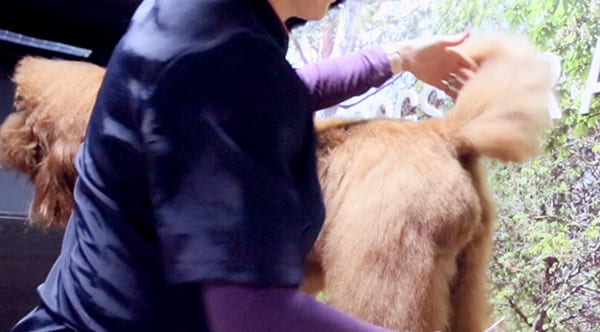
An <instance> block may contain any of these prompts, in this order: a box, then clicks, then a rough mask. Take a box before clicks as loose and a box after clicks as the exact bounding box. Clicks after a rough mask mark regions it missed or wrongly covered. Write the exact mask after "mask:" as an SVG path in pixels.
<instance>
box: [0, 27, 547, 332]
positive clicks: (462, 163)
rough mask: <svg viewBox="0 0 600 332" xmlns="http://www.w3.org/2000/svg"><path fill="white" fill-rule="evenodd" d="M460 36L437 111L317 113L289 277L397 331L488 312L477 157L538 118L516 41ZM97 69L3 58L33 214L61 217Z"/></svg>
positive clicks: (480, 322)
mask: <svg viewBox="0 0 600 332" xmlns="http://www.w3.org/2000/svg"><path fill="white" fill-rule="evenodd" d="M462 47H463V49H464V51H465V52H467V53H468V54H470V55H471V56H473V57H474V58H475V60H476V61H477V62H478V63H479V64H480V69H479V70H478V72H477V74H476V75H475V77H474V78H473V79H471V80H470V81H469V82H467V83H466V84H465V86H464V88H463V89H462V91H461V93H460V95H459V97H458V99H457V101H456V104H455V107H454V108H453V109H452V110H451V111H450V112H449V114H447V116H445V117H444V118H435V119H430V120H426V121H421V122H410V121H404V120H397V119H385V118H378V119H372V120H348V119H335V118H334V119H326V120H322V121H318V123H317V130H318V133H319V146H318V151H317V153H318V163H319V165H318V166H319V178H320V182H321V185H322V187H323V193H324V198H325V203H326V206H327V218H326V220H325V224H324V227H323V230H322V232H321V233H320V235H319V238H318V240H317V242H316V244H315V246H314V248H313V251H312V252H311V254H310V255H309V257H308V261H307V265H306V280H305V282H304V283H303V285H302V288H303V289H304V290H306V291H308V292H313V293H314V292H316V291H318V290H320V289H325V291H326V294H327V297H328V301H329V302H330V303H331V304H332V305H333V306H335V307H337V308H339V309H340V310H342V311H345V312H348V313H350V314H352V315H355V316H357V317H361V318H363V319H365V320H367V321H370V322H373V323H376V324H379V325H383V326H386V327H389V328H393V329H397V330H411V331H415V332H420V331H434V330H440V331H454V332H471V331H473V332H480V331H483V330H484V329H485V328H486V326H488V325H489V324H490V323H491V322H490V314H491V309H490V305H489V303H488V300H487V289H486V283H487V277H486V268H487V263H488V260H489V257H490V249H491V235H492V231H493V223H494V219H495V210H494V206H493V202H492V199H491V197H490V195H489V193H488V189H487V188H486V180H485V174H484V171H483V169H482V166H481V164H480V162H479V159H480V157H481V156H482V155H486V156H489V157H492V158H498V159H501V160H504V161H517V162H520V161H523V160H525V159H526V158H528V157H531V156H533V155H535V154H536V153H537V152H538V147H539V138H540V136H541V135H542V133H543V131H544V130H545V128H547V125H548V117H547V113H546V93H547V91H548V89H549V86H548V85H549V77H548V71H547V68H546V66H545V65H544V64H543V63H541V61H539V60H538V59H537V57H536V56H535V52H534V50H533V48H532V47H531V45H530V44H529V43H528V42H527V41H526V40H522V39H519V38H514V37H508V36H495V37H487V38H482V39H480V40H479V41H474V42H470V43H467V44H465V45H464V46H462ZM101 77H102V69H101V68H99V67H96V66H93V65H90V64H83V63H73V62H70V63H69V62H64V61H48V60H42V59H31V58H28V59H24V60H23V61H22V62H21V63H20V65H19V66H18V67H17V71H16V73H15V76H14V81H15V84H16V85H17V87H18V88H17V102H16V105H17V109H18V110H19V111H18V112H16V113H14V114H12V115H11V116H10V117H9V118H8V119H7V120H6V122H5V123H4V125H3V126H2V128H1V129H0V144H1V145H0V148H1V150H0V152H1V153H0V157H1V160H2V161H3V162H4V163H6V164H8V165H10V166H12V167H14V168H15V169H17V170H18V171H21V172H25V173H28V174H30V176H31V181H32V182H33V183H34V185H35V187H36V198H34V202H33V204H32V207H31V209H32V211H31V218H32V221H33V222H34V223H39V224H42V225H45V226H49V225H61V226H62V225H64V224H65V223H66V216H67V215H68V212H69V211H70V209H71V208H72V204H73V202H72V198H71V191H70V190H71V188H72V184H73V178H74V177H75V173H74V170H73V163H72V160H73V157H74V153H75V149H76V146H77V145H78V144H79V142H80V141H81V139H82V137H83V133H84V129H85V125H86V122H87V119H88V116H89V111H90V109H91V107H92V105H93V102H94V96H95V93H96V92H97V90H98V87H99V84H100V81H101ZM67 118H69V119H71V120H68V121H67V120H66V119H67ZM55 150H56V151H60V152H62V154H61V153H57V152H54V151H55ZM55 153H56V154H59V155H61V156H60V158H59V159H60V161H59V162H58V163H57V162H55V161H50V158H55V157H53V156H51V155H52V154H55ZM38 196H41V198H39V199H38ZM39 202H42V203H39Z"/></svg>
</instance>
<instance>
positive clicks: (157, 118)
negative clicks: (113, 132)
mask: <svg viewBox="0 0 600 332" xmlns="http://www.w3.org/2000/svg"><path fill="white" fill-rule="evenodd" d="M277 51H278V50H277V49H274V48H273V47H271V46H270V43H269V42H268V41H266V40H262V39H260V38H252V37H248V36H241V37H236V38H234V39H233V40H231V41H230V42H228V43H226V44H225V45H224V46H221V47H219V48H218V49H216V50H213V51H211V52H210V53H208V54H204V53H199V54H196V53H194V52H190V54H188V55H185V56H182V57H181V58H180V59H177V60H176V61H174V62H173V63H172V64H171V65H170V66H169V67H168V68H167V69H166V70H165V72H164V73H163V74H162V75H161V78H160V84H159V85H158V86H157V88H156V91H155V92H154V96H153V97H152V99H151V102H150V103H149V104H148V106H147V109H146V110H145V112H144V114H145V115H144V120H143V121H144V124H143V125H142V127H143V128H144V129H143V131H144V137H145V140H146V145H147V146H148V163H149V165H150V166H149V167H150V168H149V183H150V188H151V191H152V202H153V204H154V205H155V210H156V223H157V224H156V229H157V233H158V236H159V241H160V242H161V246H162V251H163V254H162V259H163V263H164V271H165V275H166V278H167V281H168V282H170V283H184V282H198V281H227V282H232V283H244V284H257V285H297V284H298V283H299V282H300V280H301V278H302V264H303V259H304V257H305V255H306V253H307V251H308V250H309V249H310V247H311V246H312V243H313V241H314V239H315V238H316V236H317V233H318V230H319V228H320V222H321V221H322V219H323V215H324V211H323V205H322V199H321V193H320V188H319V184H318V180H317V177H316V162H315V157H314V131H313V127H312V113H311V112H310V106H309V103H310V102H309V100H308V95H307V92H306V88H305V87H304V85H303V83H302V82H301V81H300V80H299V79H298V77H297V76H296V74H295V72H294V70H293V69H292V68H291V67H289V65H288V64H287V62H285V60H284V59H283V57H282V56H281V54H278V53H277Z"/></svg>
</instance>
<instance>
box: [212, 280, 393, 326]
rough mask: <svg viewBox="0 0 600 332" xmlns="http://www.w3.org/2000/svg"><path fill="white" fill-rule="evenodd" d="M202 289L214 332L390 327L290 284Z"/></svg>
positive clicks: (214, 286) (218, 286) (217, 286)
mask: <svg viewBox="0 0 600 332" xmlns="http://www.w3.org/2000/svg"><path fill="white" fill-rule="evenodd" d="M203 292H204V294H203V300H204V307H205V308H206V309H205V310H206V316H207V319H208V323H209V326H210V327H211V331H215V332H221V331H223V332H229V331H286V332H306V331H315V332H319V331H328V332H346V331H347V332H351V331H354V332H356V331H365V332H371V331H372V332H386V331H390V330H387V329H384V328H383V327H378V326H375V325H371V324H369V323H366V322H363V321H361V320H359V319H357V318H354V317H352V316H350V315H347V314H344V313H341V312H339V311H337V310H335V309H333V308H332V307H330V306H329V305H327V304H325V303H322V302H319V301H317V300H315V299H314V298H312V297H311V296H309V295H307V294H304V293H301V292H299V291H297V290H296V289H295V288H291V287H287V288H284V287H278V288H256V287H251V286H241V285H207V286H205V287H203Z"/></svg>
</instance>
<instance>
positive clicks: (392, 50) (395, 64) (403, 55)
mask: <svg viewBox="0 0 600 332" xmlns="http://www.w3.org/2000/svg"><path fill="white" fill-rule="evenodd" d="M382 49H383V51H384V52H385V54H386V55H387V57H388V60H389V62H390V68H391V70H392V73H393V74H394V75H395V74H398V73H400V72H402V71H410V62H411V60H412V57H411V56H410V54H411V52H410V47H409V46H408V45H407V43H405V42H397V43H392V44H387V45H383V46H382Z"/></svg>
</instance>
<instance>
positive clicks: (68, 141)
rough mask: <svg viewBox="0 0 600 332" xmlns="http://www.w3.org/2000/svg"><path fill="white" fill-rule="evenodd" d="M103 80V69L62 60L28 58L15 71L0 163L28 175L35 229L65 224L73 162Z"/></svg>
mask: <svg viewBox="0 0 600 332" xmlns="http://www.w3.org/2000/svg"><path fill="white" fill-rule="evenodd" d="M103 77H104V69H103V68H100V67H98V66H93V65H90V64H88V63H83V62H74V61H65V60H48V59H42V58H30V57H27V58H24V59H22V60H21V61H20V62H19V64H18V65H17V67H16V69H15V73H14V76H13V81H14V83H15V85H16V90H15V101H14V106H15V110H16V112H13V113H11V114H10V115H9V116H8V117H7V118H6V120H4V123H3V124H2V126H1V127H0V163H2V164H3V165H5V166H6V167H8V168H12V169H14V170H16V171H19V172H22V173H25V174H27V175H28V176H29V180H30V182H31V183H32V184H33V185H34V197H33V200H32V202H31V206H30V209H29V220H31V221H32V222H33V223H34V224H36V225H41V226H45V227H49V226H57V225H59V226H64V225H65V224H66V222H67V219H68V217H69V214H70V213H71V208H72V207H73V204H74V202H73V191H72V189H73V185H74V184H75V178H76V176H77V173H76V172H75V168H74V166H73V160H74V158H75V153H76V152H77V149H78V148H79V145H80V144H81V141H82V140H83V136H84V133H85V128H86V126H87V122H88V120H89V116H90V112H91V108H92V105H93V103H94V100H95V98H96V94H97V92H98V88H99V86H100V82H101V80H102V78H103Z"/></svg>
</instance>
